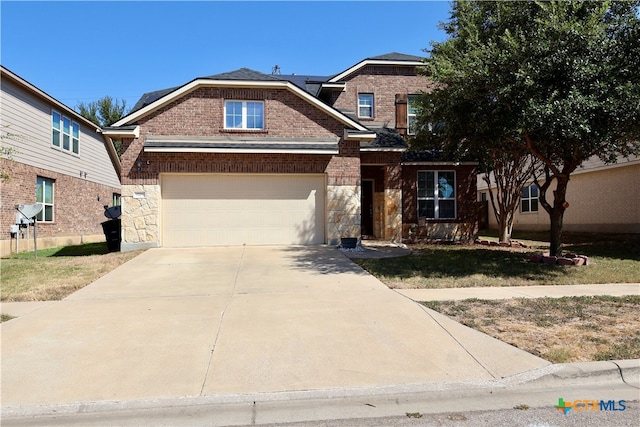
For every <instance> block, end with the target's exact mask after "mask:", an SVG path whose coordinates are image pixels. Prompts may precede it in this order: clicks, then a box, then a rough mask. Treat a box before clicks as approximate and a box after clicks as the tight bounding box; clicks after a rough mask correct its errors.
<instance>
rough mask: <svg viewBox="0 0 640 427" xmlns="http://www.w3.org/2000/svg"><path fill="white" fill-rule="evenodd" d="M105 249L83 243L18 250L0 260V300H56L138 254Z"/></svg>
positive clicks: (105, 247)
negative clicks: (34, 249) (19, 251)
mask: <svg viewBox="0 0 640 427" xmlns="http://www.w3.org/2000/svg"><path fill="white" fill-rule="evenodd" d="M139 253H140V251H136V252H125V253H121V252H111V253H110V252H109V251H108V249H107V244H106V243H105V242H102V243H87V244H83V245H77V246H66V247H59V248H51V249H42V250H39V251H38V252H37V257H36V256H35V255H34V253H33V252H21V253H19V254H14V255H12V256H10V257H8V258H3V259H2V260H0V275H1V279H2V287H1V288H0V299H1V300H2V301H48V300H59V299H62V298H64V297H66V296H67V295H69V294H71V293H73V292H75V291H76V290H78V289H80V288H82V287H84V286H86V285H88V284H89V283H91V282H93V281H95V280H97V279H98V278H99V277H101V276H103V275H104V274H106V273H108V272H110V271H111V270H113V269H114V268H116V267H118V266H119V265H121V264H123V263H124V262H126V261H128V260H130V259H131V258H133V257H135V256H136V255H138V254H139Z"/></svg>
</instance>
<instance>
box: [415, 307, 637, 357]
mask: <svg viewBox="0 0 640 427" xmlns="http://www.w3.org/2000/svg"><path fill="white" fill-rule="evenodd" d="M422 304H424V305H425V306H427V307H429V308H431V309H434V310H436V311H438V312H440V313H442V314H445V315H447V316H449V317H451V318H453V319H454V320H456V321H458V322H460V323H462V324H464V325H467V326H469V327H472V328H474V329H477V330H479V331H481V332H484V333H486V334H488V335H491V336H493V337H495V338H497V339H499V340H501V341H504V342H507V343H509V344H511V345H514V346H516V347H518V348H520V349H522V350H525V351H527V352H529V353H532V354H535V355H536V356H539V357H542V358H543V359H546V360H548V361H550V362H553V363H571V362H586V361H596V360H616V359H637V358H640V317H638V310H639V309H640V296H626V297H609V296H598V297H564V298H536V299H523V298H520V299H513V300H501V301H489V300H478V299H469V300H464V301H444V302H435V301H432V302H423V303H422Z"/></svg>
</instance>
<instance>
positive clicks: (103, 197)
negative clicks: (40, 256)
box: [0, 159, 120, 240]
mask: <svg viewBox="0 0 640 427" xmlns="http://www.w3.org/2000/svg"><path fill="white" fill-rule="evenodd" d="M0 162H2V167H3V168H4V169H6V171H7V172H8V174H9V176H10V179H9V180H7V181H2V184H1V191H0V193H1V208H0V215H1V216H0V220H1V222H2V225H1V228H0V236H2V237H1V238H0V240H5V239H9V238H10V232H9V225H11V224H14V223H15V214H16V212H17V211H16V210H15V207H14V206H15V205H16V204H33V203H35V202H36V179H37V177H38V176H41V177H43V178H48V179H52V180H54V181H55V185H54V219H55V221H54V222H53V223H46V222H41V223H38V236H39V237H56V236H72V235H90V234H103V232H102V226H101V225H100V223H101V222H104V221H106V220H107V218H105V216H104V208H103V206H104V205H109V206H111V204H112V198H113V193H120V189H119V188H115V187H109V186H106V185H101V184H96V183H95V182H91V181H88V180H85V179H82V178H79V177H72V176H69V175H63V174H60V173H54V172H51V171H47V170H45V169H40V168H35V167H32V166H28V165H25V164H23V163H18V162H12V161H7V160H5V159H2V160H0ZM98 198H99V199H100V200H98Z"/></svg>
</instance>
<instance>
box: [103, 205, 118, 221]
mask: <svg viewBox="0 0 640 427" xmlns="http://www.w3.org/2000/svg"><path fill="white" fill-rule="evenodd" d="M120 215H122V208H121V207H120V206H111V207H110V208H106V209H105V210H104V216H106V217H107V218H109V219H117V218H120Z"/></svg>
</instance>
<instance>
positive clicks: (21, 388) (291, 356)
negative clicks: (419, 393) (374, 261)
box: [0, 247, 550, 413]
mask: <svg viewBox="0 0 640 427" xmlns="http://www.w3.org/2000/svg"><path fill="white" fill-rule="evenodd" d="M5 307H7V306H5V305H3V310H4V308H5ZM31 308H32V309H31V311H29V312H25V313H24V314H22V315H21V316H20V317H18V318H17V319H13V320H10V321H8V322H4V323H2V325H1V326H0V329H1V332H2V361H1V363H2V378H1V381H2V383H1V386H2V391H1V393H2V395H1V397H2V406H3V413H15V410H12V409H11V408H13V409H15V408H29V407H31V408H34V407H36V408H40V407H47V406H48V405H71V404H74V403H78V402H102V401H111V402H113V401H134V400H140V399H147V400H148V399H175V398H204V397H211V396H225V395H238V394H240V395H242V394H251V393H282V392H299V391H310V390H337V389H364V388H371V387H373V388H381V387H382V388H384V387H388V386H394V387H398V386H403V385H406V386H409V385H412V384H426V383H436V382H439V383H442V382H445V383H448V382H465V381H480V382H482V381H493V380H497V379H501V378H505V377H510V376H513V375H516V374H520V373H522V372H527V371H530V370H535V369H539V368H544V367H548V366H549V365H550V364H549V363H548V362H547V361H545V360H542V359H540V358H538V357H535V356H533V355H531V354H528V353H526V352H524V351H522V350H519V349H516V348H514V347H512V346H509V345H507V344H505V343H503V342H501V341H498V340H496V339H493V338H491V337H489V336H487V335H484V334H482V333H480V332H477V331H474V330H472V329H469V328H466V327H464V326H462V325H460V324H458V323H456V322H453V321H452V320H450V319H448V318H446V317H445V316H442V315H440V314H438V313H436V312H434V311H431V310H428V309H426V308H424V307H422V306H421V305H419V304H416V303H414V302H413V301H411V300H410V299H408V298H406V297H404V296H402V295H400V294H399V293H397V292H394V291H392V290H390V289H388V288H387V287H386V286H385V285H383V284H382V283H381V282H379V281H378V280H377V279H375V278H374V277H373V276H371V275H369V274H367V273H366V272H364V271H363V270H362V269H361V268H360V267H358V266H356V265H355V264H353V263H352V262H351V261H350V260H349V259H348V258H347V257H345V256H344V255H343V254H342V253H341V252H339V251H337V250H335V248H331V247H287V248H285V247H226V248H197V249H181V250H171V249H151V250H148V251H146V252H144V253H143V254H142V255H140V256H138V257H136V258H134V259H133V260H131V261H129V262H127V263H126V264H124V265H123V266H121V267H119V268H118V269H116V270H114V271H112V272H111V273H109V274H107V275H105V276H103V277H102V278H100V279H99V280H98V281H96V282H94V283H93V284H91V285H89V286H87V287H85V288H83V289H81V290H79V291H78V292H76V293H74V294H73V295H71V296H69V297H68V298H66V299H65V300H63V301H59V302H53V303H47V304H41V305H33V306H31ZM41 405H44V406H41Z"/></svg>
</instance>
